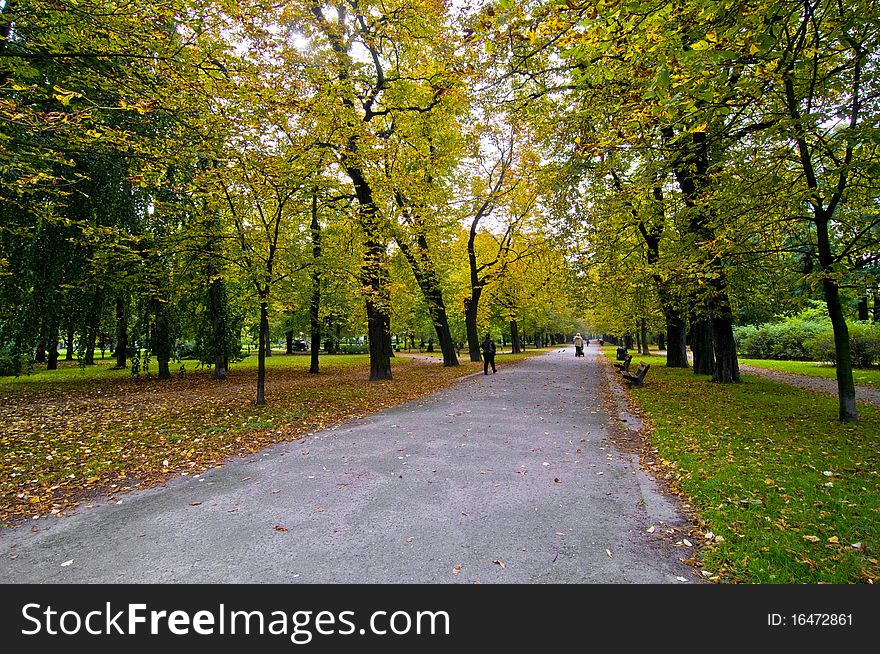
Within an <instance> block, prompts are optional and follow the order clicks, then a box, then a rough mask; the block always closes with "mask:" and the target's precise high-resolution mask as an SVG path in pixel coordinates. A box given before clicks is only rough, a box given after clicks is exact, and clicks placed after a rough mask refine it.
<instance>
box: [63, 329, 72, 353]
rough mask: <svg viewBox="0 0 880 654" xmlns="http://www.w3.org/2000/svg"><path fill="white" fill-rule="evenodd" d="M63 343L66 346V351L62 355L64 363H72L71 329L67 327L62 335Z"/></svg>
mask: <svg viewBox="0 0 880 654" xmlns="http://www.w3.org/2000/svg"><path fill="white" fill-rule="evenodd" d="M64 341H65V343H66V345H67V351H66V352H65V353H64V360H65V361H73V327H70V326H69V327H68V328H67V332H66V333H65V334H64Z"/></svg>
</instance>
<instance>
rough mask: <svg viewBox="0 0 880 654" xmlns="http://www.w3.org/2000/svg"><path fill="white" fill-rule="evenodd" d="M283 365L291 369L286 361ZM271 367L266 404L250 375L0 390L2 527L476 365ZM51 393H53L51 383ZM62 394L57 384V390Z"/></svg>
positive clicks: (387, 401)
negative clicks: (387, 369)
mask: <svg viewBox="0 0 880 654" xmlns="http://www.w3.org/2000/svg"><path fill="white" fill-rule="evenodd" d="M287 361H289V364H288V363H287ZM287 361H285V362H278V361H276V362H275V364H274V365H273V367H272V368H271V369H270V370H269V373H268V375H267V380H266V395H267V402H268V404H267V405H266V406H261V407H256V406H254V403H253V400H254V394H255V388H256V370H255V369H254V368H253V367H245V366H240V367H233V369H232V370H231V371H230V373H229V377H228V378H227V379H226V380H225V381H216V380H214V379H213V376H212V374H211V372H210V371H207V370H206V371H198V372H195V373H189V374H187V375H186V376H184V377H176V378H174V379H172V380H169V381H163V382H160V381H158V380H155V379H152V380H146V379H140V380H137V379H134V378H132V377H130V376H127V375H126V376H114V377H113V378H112V379H98V380H96V379H94V378H90V379H85V380H83V381H82V382H81V383H78V384H77V383H73V384H71V383H65V384H59V385H55V386H53V385H52V384H44V383H41V384H33V385H28V384H20V385H17V386H15V387H12V386H6V387H3V388H2V390H0V424H2V425H3V427H2V429H0V521H2V522H4V523H10V522H14V521H17V520H19V519H22V518H25V517H30V516H42V515H64V514H65V513H66V512H69V511H70V510H71V509H72V508H73V507H75V506H76V505H77V504H78V503H79V502H80V501H82V500H83V499H86V498H90V497H97V496H111V497H112V496H113V495H114V494H116V493H120V492H124V491H128V490H131V489H134V488H141V487H147V486H152V485H155V484H158V483H162V482H163V481H165V480H166V479H168V478H169V477H170V476H172V475H179V474H195V473H199V472H202V471H204V470H207V469H209V468H212V467H217V466H219V465H222V462H223V461H224V460H225V459H227V458H229V457H231V456H239V455H246V454H249V453H252V452H255V451H257V450H259V449H261V448H264V447H266V446H268V445H271V444H274V443H277V442H280V441H287V440H292V439H296V438H299V437H301V436H303V435H306V434H308V433H310V432H314V431H315V430H318V429H321V428H324V427H326V426H328V425H332V424H335V423H338V422H341V421H343V420H346V419H349V418H355V417H359V416H363V415H366V414H369V413H372V412H375V411H379V410H381V409H384V408H387V407H390V406H395V405H397V404H401V403H403V402H406V401H409V400H412V399H415V398H418V397H421V396H424V395H427V394H429V393H432V392H434V391H436V390H438V389H439V388H442V387H444V386H446V385H448V384H449V383H451V382H452V381H453V380H454V379H456V378H459V377H461V376H463V375H466V374H469V373H472V372H474V371H475V370H477V368H478V365H479V364H472V363H470V362H462V365H461V366H459V367H457V368H444V367H442V366H441V365H440V364H439V363H438V362H433V361H426V360H415V359H408V358H404V357H398V358H396V359H395V361H394V380H393V381H383V382H370V381H368V377H369V361H368V359H367V358H366V357H360V358H357V359H354V358H345V357H339V358H338V359H334V358H327V359H326V360H322V364H321V374H319V375H310V374H309V373H308V372H307V370H306V368H305V367H304V365H302V358H293V357H290V358H289V359H287ZM56 386H57V387H56ZM59 387H60V388H59Z"/></svg>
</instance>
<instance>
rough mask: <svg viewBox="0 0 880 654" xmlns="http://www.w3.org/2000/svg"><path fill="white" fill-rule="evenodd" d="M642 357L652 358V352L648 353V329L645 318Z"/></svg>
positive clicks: (643, 320) (643, 321) (643, 322)
mask: <svg viewBox="0 0 880 654" xmlns="http://www.w3.org/2000/svg"><path fill="white" fill-rule="evenodd" d="M642 356H646V357H649V356H651V354H650V352H648V327H647V325H646V324H645V319H644V318H642Z"/></svg>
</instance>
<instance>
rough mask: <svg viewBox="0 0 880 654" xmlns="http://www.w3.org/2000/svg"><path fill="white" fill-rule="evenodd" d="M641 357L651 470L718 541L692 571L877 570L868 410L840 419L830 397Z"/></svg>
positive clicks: (850, 574) (744, 575) (790, 573)
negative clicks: (720, 379) (851, 419)
mask: <svg viewBox="0 0 880 654" xmlns="http://www.w3.org/2000/svg"><path fill="white" fill-rule="evenodd" d="M606 355H607V356H609V358H611V359H613V358H614V352H613V349H612V351H611V352H606ZM633 359H634V361H638V360H639V359H638V357H637V355H634V356H633ZM650 363H651V364H652V367H651V371H650V373H649V375H648V379H647V380H646V383H645V386H644V387H642V388H635V389H633V390H632V397H633V398H634V399H635V401H636V402H637V404H638V405H639V407H640V408H641V410H642V413H643V414H644V416H645V418H646V421H647V422H648V423H649V424H650V425H652V426H653V430H652V433H651V435H650V440H651V443H652V445H653V447H655V448H656V449H657V450H658V454H659V456H660V457H661V463H662V466H661V467H662V468H663V469H665V470H666V471H667V478H668V480H669V481H670V482H671V484H672V485H673V488H674V489H675V490H678V491H680V492H681V493H682V494H684V495H685V496H687V497H688V498H689V499H690V501H691V503H692V505H693V506H694V508H695V509H696V511H697V512H698V514H699V518H700V520H701V523H702V525H703V527H704V529H705V530H706V531H711V532H713V533H714V534H716V535H719V536H721V537H722V538H723V541H722V542H715V541H714V539H713V541H712V542H711V543H707V544H705V545H704V547H703V548H702V554H703V564H704V570H706V571H709V572H711V573H713V574H717V575H719V576H720V579H721V580H722V581H726V582H745V583H819V582H825V583H855V582H866V581H873V580H875V579H876V578H877V576H878V573H880V567H878V562H877V556H878V548H880V542H878V537H880V478H878V470H880V465H878V464H880V455H878V448H877V444H878V437H880V411H878V410H877V409H875V408H873V407H860V408H859V414H860V416H861V422H860V423H858V424H855V425H845V424H841V423H839V422H838V421H837V419H836V417H837V399H836V398H835V397H832V396H825V395H819V394H816V393H810V392H808V391H804V390H801V389H797V388H793V387H791V386H787V385H784V384H780V383H777V382H773V381H771V380H768V379H765V378H763V377H758V376H753V375H743V383H742V384H736V385H720V384H713V383H711V382H710V381H709V380H708V377H705V376H696V375H694V374H693V372H692V371H690V370H680V369H667V368H666V367H665V365H664V359H663V358H661V357H653V358H651V359H650ZM853 545H856V547H854V546H853Z"/></svg>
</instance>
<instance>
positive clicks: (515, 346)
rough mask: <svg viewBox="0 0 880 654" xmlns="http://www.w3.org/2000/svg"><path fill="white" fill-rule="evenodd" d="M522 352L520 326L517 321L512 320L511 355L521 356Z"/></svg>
mask: <svg viewBox="0 0 880 654" xmlns="http://www.w3.org/2000/svg"><path fill="white" fill-rule="evenodd" d="M521 351H522V347H521V345H520V342H519V325H517V324H516V319H512V320H511V321H510V353H511V354H519V353H520V352H521Z"/></svg>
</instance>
